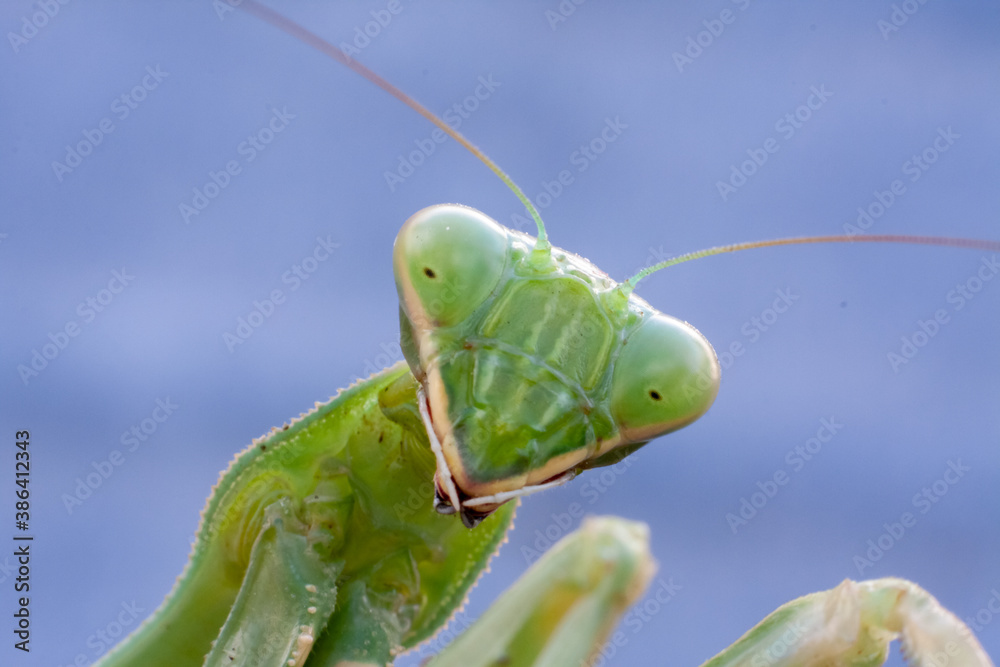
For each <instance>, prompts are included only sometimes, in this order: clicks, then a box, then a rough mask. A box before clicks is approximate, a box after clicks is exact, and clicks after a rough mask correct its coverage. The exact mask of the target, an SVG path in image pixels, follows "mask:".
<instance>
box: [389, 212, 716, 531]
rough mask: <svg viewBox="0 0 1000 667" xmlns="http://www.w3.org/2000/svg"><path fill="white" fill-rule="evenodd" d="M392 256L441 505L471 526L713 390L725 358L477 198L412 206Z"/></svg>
mask: <svg viewBox="0 0 1000 667" xmlns="http://www.w3.org/2000/svg"><path fill="white" fill-rule="evenodd" d="M393 268H394V271H395V276H396V288H397V290H398V292H399V299H400V328H401V333H402V348H403V352H404V354H405V356H406V359H407V362H408V363H409V365H410V369H411V370H412V371H413V374H414V376H415V377H416V378H417V380H418V381H419V382H420V385H421V391H420V392H419V400H420V408H421V414H422V415H423V418H424V424H425V426H426V428H427V433H428V437H429V438H430V441H431V445H432V448H434V450H435V455H436V457H437V472H436V475H435V482H436V486H437V500H438V502H437V507H438V510H439V511H441V512H443V513H453V512H459V513H461V515H462V517H463V521H465V523H466V524H467V525H475V523H477V522H478V520H480V519H482V518H483V517H485V516H487V515H489V514H490V513H491V512H492V511H494V510H495V509H496V508H497V507H499V506H500V505H501V504H503V503H504V502H506V501H507V500H510V499H511V498H514V497H516V496H518V495H524V494H526V493H531V492H533V491H535V490H539V489H540V488H545V487H546V486H549V485H552V484H558V483H562V482H565V481H566V480H568V479H570V478H571V477H573V476H574V475H575V474H576V473H578V472H579V471H581V470H584V469H587V468H593V467H598V466H602V465H608V464H611V463H615V462H617V461H619V460H621V458H623V457H624V456H626V455H627V454H629V453H631V452H632V451H635V449H637V448H638V447H640V446H642V445H643V444H645V443H646V442H648V441H649V440H651V439H653V438H655V437H657V436H660V435H663V434H665V433H669V432H670V431H674V430H676V429H679V428H681V427H682V426H685V425H687V424H690V423H691V422H693V421H695V420H696V419H698V417H700V416H701V415H702V414H704V413H705V411H706V410H708V408H709V406H711V404H712V402H713V401H714V400H715V395H716V393H717V391H718V386H719V375H720V369H719V364H718V360H717V359H716V356H715V352H714V351H713V350H712V347H711V345H710V344H709V343H708V341H707V340H706V339H705V337H704V336H702V335H701V334H700V333H699V332H698V331H697V330H696V329H695V328H694V327H692V326H691V325H689V324H687V323H686V322H682V321H680V320H677V319H675V318H672V317H669V316H667V315H664V314H662V313H660V312H659V311H657V310H656V309H655V308H653V307H652V306H650V305H649V304H648V303H646V302H645V301H643V300H642V299H640V298H639V297H637V296H635V295H632V294H628V293H627V291H626V290H623V289H622V288H621V287H620V286H618V285H617V284H616V283H615V282H614V281H613V280H611V279H610V278H608V276H607V275H605V274H604V273H603V272H602V271H600V270H599V269H598V268H597V267H595V266H594V265H592V264H591V263H590V262H588V261H587V260H585V259H583V258H581V257H579V256H577V255H574V254H572V253H569V252H566V251H563V250H560V249H558V248H552V249H551V252H549V250H548V249H546V248H540V247H536V241H535V239H534V238H532V237H530V236H527V235H524V234H521V233H519V232H515V231H512V230H509V229H506V228H505V227H503V226H501V225H500V224H498V223H497V222H495V221H494V220H492V219H491V218H489V217H488V216H486V215H485V214H483V213H480V212H479V211H476V210H475V209H471V208H468V207H464V206H458V205H440V206H432V207H429V208H426V209H423V210H422V211H419V212H418V213H416V214H415V215H414V216H413V217H411V218H410V219H409V220H407V221H406V223H405V224H404V225H403V228H402V229H401V230H400V232H399V235H398V236H397V237H396V243H395V247H394V250H393Z"/></svg>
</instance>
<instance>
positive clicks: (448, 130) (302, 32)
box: [239, 0, 551, 252]
mask: <svg viewBox="0 0 1000 667" xmlns="http://www.w3.org/2000/svg"><path fill="white" fill-rule="evenodd" d="M239 7H240V9H245V10H246V11H248V12H250V13H251V14H253V15H254V16H256V17H257V18H259V19H261V20H262V21H265V22H267V23H270V24H271V25H273V26H274V27H275V28H278V29H280V30H284V31H285V32H286V33H288V34H289V35H291V36H292V37H294V38H295V39H297V40H299V41H300V42H303V43H304V44H308V45H309V46H311V47H313V48H314V49H316V50H317V51H319V52H321V53H324V54H326V55H328V56H330V57H331V58H333V59H334V60H336V61H337V62H338V63H340V64H341V65H343V66H344V67H347V68H349V69H351V70H353V71H355V72H357V73H358V74H360V75H361V76H363V77H364V78H366V79H368V80H369V81H371V82H372V83H374V84H375V85H376V86H378V87H379V88H381V89H382V90H384V91H385V92H387V93H389V94H390V95H392V96H393V97H395V98H396V99H397V100H399V101H400V102H402V103H403V104H405V105H406V106H408V107H410V108H411V109H413V110H414V111H416V112H417V113H419V114H420V115H421V116H423V117H424V118H426V119H427V120H429V121H430V122H432V123H434V124H435V125H437V126H438V127H439V128H441V130H443V131H444V132H445V134H447V135H448V136H449V137H451V138H452V139H454V140H455V141H457V142H458V143H460V144H461V145H462V146H464V147H465V149H466V150H468V151H469V152H470V153H472V154H473V155H475V156H476V157H477V158H479V159H480V160H481V161H482V162H483V164H485V165H486V166H487V167H489V168H490V169H491V170H493V173H494V174H496V175H497V176H499V177H500V180H501V181H503V182H504V183H505V184H506V185H507V187H508V188H510V189H511V191H513V193H514V194H515V195H517V198H518V199H520V200H521V203H522V204H524V207H525V208H526V209H528V213H530V214H531V217H532V218H534V220H535V225H536V226H537V227H538V243H537V245H536V246H535V250H536V251H539V250H541V251H545V252H548V251H549V248H550V247H551V246H550V244H549V238H548V235H547V234H546V233H545V223H543V222H542V216H540V215H539V214H538V211H537V210H536V209H535V207H534V205H532V203H531V200H530V199H528V197H527V196H526V195H525V194H524V192H523V191H522V190H521V188H519V187H517V184H516V183H514V181H513V180H511V178H510V176H508V175H507V174H506V173H505V172H504V170H503V169H501V168H500V167H499V165H497V163H496V162H494V161H493V160H491V159H490V158H489V157H488V156H487V155H486V153H484V152H482V151H481V150H479V149H478V148H477V147H476V146H475V145H474V144H473V143H472V142H471V141H469V140H468V139H466V138H465V137H464V136H462V134H461V133H460V132H458V131H457V130H454V129H452V127H451V126H450V125H448V124H447V123H446V122H444V121H443V120H441V119H440V118H438V117H437V116H436V115H435V114H434V113H433V112H432V111H430V110H429V109H427V107H425V106H424V105H422V104H420V102H417V101H416V100H415V99H413V98H412V97H410V96H409V95H407V94H406V93H404V92H403V91H402V90H400V89H399V88H397V87H396V86H394V85H392V84H391V83H389V82H388V81H386V80H385V79H383V78H382V77H380V76H379V75H378V74H376V73H375V72H373V71H371V70H370V69H368V68H367V67H365V66H364V65H362V64H361V63H359V62H358V61H357V60H354V59H352V58H348V57H347V56H346V55H344V54H343V53H341V51H340V49H338V48H337V47H335V46H334V45H333V44H331V43H330V42H328V41H326V40H325V39H323V38H322V37H320V36H319V35H317V34H316V33H314V32H311V31H310V30H307V29H306V28H304V27H302V26H300V25H299V24H298V23H295V22H294V21H292V20H291V19H288V18H286V17H284V16H282V15H281V14H279V13H277V12H276V11H274V10H273V9H270V8H268V7H265V6H264V5H262V4H260V3H258V2H256V1H255V0H243V2H241V3H240V4H239Z"/></svg>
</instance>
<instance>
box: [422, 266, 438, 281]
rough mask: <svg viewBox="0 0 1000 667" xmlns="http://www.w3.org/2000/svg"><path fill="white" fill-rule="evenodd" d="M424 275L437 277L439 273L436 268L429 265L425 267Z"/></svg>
mask: <svg viewBox="0 0 1000 667" xmlns="http://www.w3.org/2000/svg"><path fill="white" fill-rule="evenodd" d="M424 275H425V276H427V277H428V278H437V274H436V273H434V269H432V268H430V267H429V266H425V267H424Z"/></svg>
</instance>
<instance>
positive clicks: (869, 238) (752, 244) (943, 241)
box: [622, 234, 1000, 294]
mask: <svg viewBox="0 0 1000 667" xmlns="http://www.w3.org/2000/svg"><path fill="white" fill-rule="evenodd" d="M804 243H915V244H919V245H934V246H948V247H952V248H975V249H978V250H990V251H993V252H1000V241H983V240H979V239H959V238H950V237H947V236H908V235H900V234H871V235H857V236H847V235H840V236H797V237H794V238H787V239H772V240H770V241H749V242H747V243H734V244H732V245H723V246H717V247H715V248H707V249H705V250H698V251H696V252H689V253H687V254H684V255H679V256H677V257H674V258H673V259H666V260H663V261H662V262H660V263H659V264H654V265H653V266H649V267H646V268H645V269H643V270H642V271H640V272H639V273H637V274H635V275H634V276H632V277H631V278H629V279H628V280H627V281H625V282H624V283H622V289H623V290H625V293H626V294H630V293H631V292H632V290H634V289H635V286H636V285H638V284H639V281H640V280H642V279H643V278H645V277H646V276H648V275H649V274H651V273H654V272H656V271H659V270H660V269H665V268H667V267H668V266H673V265H675V264H680V263H682V262H689V261H691V260H692V259H701V258H702V257H711V256H712V255H721V254H723V253H726V252H736V251H738V250H751V249H753V248H769V247H771V246H779V245H802V244H804Z"/></svg>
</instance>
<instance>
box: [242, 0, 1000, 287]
mask: <svg viewBox="0 0 1000 667" xmlns="http://www.w3.org/2000/svg"><path fill="white" fill-rule="evenodd" d="M239 6H240V8H242V9H245V10H246V11H248V12H250V13H251V14H253V15H254V16H256V17H257V18H259V19H261V20H263V21H265V22H267V23H270V24H271V25H273V26H274V27H276V28H278V29H280V30H283V31H285V32H286V33H288V34H289V35H291V36H292V37H294V38H296V39H298V40H299V41H301V42H303V43H304V44H308V45H309V46H311V47H313V48H314V49H316V50H318V51H320V52H321V53H324V54H326V55H328V56H330V57H331V58H333V59H334V60H336V61H337V62H338V63H340V64H341V65H343V66H345V67H347V68H349V69H351V70H353V71H354V72H357V73H358V74H360V75H361V76H363V77H364V78H366V79H368V80H369V81H371V82H372V83H374V84H375V85H376V86H378V87H379V88H381V89H382V90H384V91H386V92H387V93H389V94H390V95H392V96H393V97H395V98H396V99H398V100H399V101H400V102H402V103H403V104H405V105H406V106H408V107H410V108H411V109H413V110H414V111H416V112H417V113H419V114H420V115H421V116H423V117H424V118H426V119H427V120H429V121H430V122H432V123H433V124H434V125H436V126H438V127H439V128H441V130H442V131H444V132H445V134H447V135H448V136H449V137H451V138H452V139H454V140H455V141H457V142H458V143H459V144H461V145H462V146H463V147H465V149H466V150H468V151H469V152H470V153H472V154H473V155H475V156H476V157H477V158H479V160H480V161H481V162H482V163H483V164H485V165H486V166H487V167H489V168H490V169H491V170H492V171H493V173H495V174H496V175H497V176H498V177H499V178H500V180H501V181H503V182H504V184H506V186H507V187H508V188H510V189H511V191H512V192H513V193H514V194H515V195H516V196H517V198H518V199H520V200H521V203H522V204H524V207H525V208H526V209H527V210H528V212H529V213H530V214H531V217H532V218H533V219H534V220H535V225H536V226H537V227H538V242H537V243H536V245H535V251H536V252H540V253H543V254H544V255H546V256H547V255H548V254H549V252H550V248H551V245H550V244H549V240H548V235H547V234H546V233H545V224H544V223H543V222H542V217H541V216H540V215H539V214H538V211H537V210H536V209H535V207H534V205H533V204H532V203H531V200H530V199H528V197H527V196H526V195H525V194H524V192H523V191H522V190H521V188H519V187H517V184H516V183H514V181H513V180H511V178H510V176H508V175H507V174H506V173H505V172H504V171H503V169H501V168H500V167H499V165H497V163H496V162H494V161H493V160H491V159H490V158H489V156H487V155H486V154H485V153H484V152H483V151H481V150H480V149H479V148H477V147H476V146H475V144H473V143H472V142H471V141H469V140H468V139H466V138H465V137H464V136H463V135H462V134H461V133H460V132H458V131H457V130H455V129H453V128H452V127H451V126H450V125H448V124H447V123H445V122H444V121H443V120H441V119H440V118H438V117H437V116H436V115H435V114H434V113H433V112H432V111H430V110H429V109H427V108H426V107H425V106H423V105H422V104H420V103H419V102H417V101H416V100H415V99H413V98H412V97H410V96H409V95H407V94H406V93H404V92H403V91H401V90H400V89H399V88H397V87H396V86H394V85H392V84H391V83H389V82H388V81H386V80H385V79H383V78H382V77H381V76H379V75H378V74H376V73H375V72H373V71H371V70H370V69H368V68H367V67H365V66H364V65H362V64H361V63H359V62H358V61H356V60H354V59H352V58H348V57H347V56H346V55H344V54H343V53H341V52H340V50H339V49H337V47H335V46H334V45H333V44H331V43H330V42H328V41H326V40H325V39H323V38H322V37H320V36H319V35H317V34H316V33H314V32H312V31H310V30H307V29H306V28H304V27H302V26H300V25H299V24H297V23H295V22H294V21H292V20H291V19H288V18H285V17H284V16H282V15H281V14H279V13H277V12H275V11H274V10H272V9H270V8H268V7H265V6H264V5H262V4H260V3H258V2H256V0H243V2H242V3H240V5H239ZM805 243H911V244H920V245H933V246H946V247H954V248H978V249H981V250H991V251H993V252H1000V241H987V240H977V239H964V238H949V237H943V236H908V235H897V234H872V235H857V236H849V235H840V236H799V237H793V238H785V239H772V240H770V241H749V242H746V243H734V244H731V245H724V246H717V247H715V248H707V249H705V250H697V251H695V252H689V253H687V254H684V255H679V256H677V257H674V258H673V259H668V260H664V261H662V262H660V263H658V264H654V265H653V266H650V267H647V268H645V269H643V270H641V271H639V273H637V274H635V275H634V276H632V277H631V278H629V279H628V280H626V281H625V282H624V283H622V284H621V285H620V289H621V291H622V293H623V294H625V295H626V296H628V295H629V294H631V293H632V291H633V290H634V289H635V287H636V285H638V284H639V281H640V280H642V279H643V278H645V277H646V276H648V275H650V274H651V273H655V272H656V271H659V270H660V269H665V268H667V267H668V266H673V265H675V264H680V263H682V262H688V261H691V260H692V259H700V258H702V257H711V256H712V255H721V254H723V253H727V252H736V251H738V250H750V249H751V248H769V247H771V246H779V245H801V244H805Z"/></svg>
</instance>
